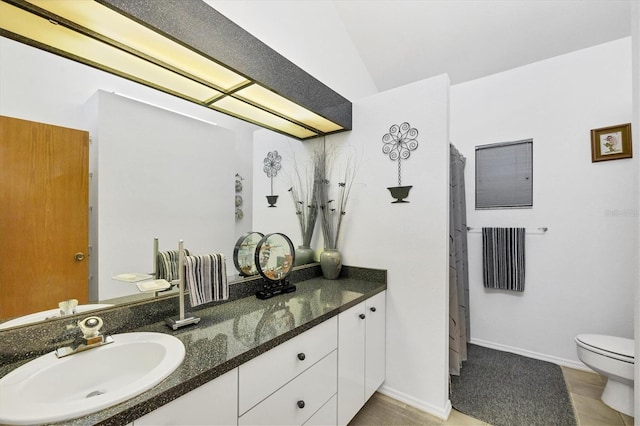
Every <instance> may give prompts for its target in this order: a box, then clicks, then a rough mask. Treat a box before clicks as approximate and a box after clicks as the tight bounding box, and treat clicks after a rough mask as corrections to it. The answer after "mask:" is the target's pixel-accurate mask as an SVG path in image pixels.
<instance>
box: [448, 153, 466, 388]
mask: <svg viewBox="0 0 640 426" xmlns="http://www.w3.org/2000/svg"><path fill="white" fill-rule="evenodd" d="M449 150H450V152H449V159H450V182H449V185H450V188H449V190H450V197H449V198H450V206H449V374H454V375H456V376H458V375H460V368H461V366H462V361H465V360H466V359H467V343H468V342H469V273H468V270H467V268H468V261H467V210H466V208H467V205H466V200H465V188H464V165H465V161H466V159H465V158H464V156H462V154H460V153H459V152H458V150H457V149H456V147H455V146H453V145H452V144H450V145H449Z"/></svg>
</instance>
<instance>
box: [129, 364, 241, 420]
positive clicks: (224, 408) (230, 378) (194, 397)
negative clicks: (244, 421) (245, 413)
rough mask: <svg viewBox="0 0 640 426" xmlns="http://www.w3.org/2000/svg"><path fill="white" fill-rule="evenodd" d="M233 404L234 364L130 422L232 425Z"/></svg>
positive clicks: (235, 415)
mask: <svg viewBox="0 0 640 426" xmlns="http://www.w3.org/2000/svg"><path fill="white" fill-rule="evenodd" d="M237 407H238V369H237V368H235V369H233V370H231V371H228V372H226V373H225V374H223V375H222V376H220V377H217V378H216V379H214V380H212V381H210V382H208V383H205V384H204V385H202V386H200V387H199V388H196V389H194V390H192V391H191V392H189V393H187V394H184V395H182V396H181V397H179V398H177V399H175V400H173V401H171V402H169V403H168V404H165V405H163V406H162V407H160V408H158V409H157V410H155V411H152V412H151V413H149V414H146V415H144V416H142V417H140V418H139V419H136V420H135V421H134V422H133V426H144V425H148V426H164V425H192V426H196V425H221V426H222V425H225V426H227V425H235V424H237V423H238V410H237Z"/></svg>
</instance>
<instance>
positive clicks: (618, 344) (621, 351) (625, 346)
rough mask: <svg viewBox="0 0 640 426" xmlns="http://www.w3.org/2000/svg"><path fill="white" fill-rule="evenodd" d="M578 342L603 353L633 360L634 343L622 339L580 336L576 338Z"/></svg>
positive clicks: (595, 335)
mask: <svg viewBox="0 0 640 426" xmlns="http://www.w3.org/2000/svg"><path fill="white" fill-rule="evenodd" d="M576 339H577V340H578V341H580V342H581V343H584V344H585V345H587V346H591V347H593V348H596V349H599V350H601V351H604V352H610V353H612V354H615V355H618V356H621V357H625V358H629V359H631V360H633V359H634V352H635V351H634V347H633V346H634V341H633V340H632V339H626V338H624V337H616V336H605V335H603V334H580V335H578V336H577V337H576Z"/></svg>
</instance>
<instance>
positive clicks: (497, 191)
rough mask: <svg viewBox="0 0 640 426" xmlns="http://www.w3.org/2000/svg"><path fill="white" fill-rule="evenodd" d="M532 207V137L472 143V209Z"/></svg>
mask: <svg viewBox="0 0 640 426" xmlns="http://www.w3.org/2000/svg"><path fill="white" fill-rule="evenodd" d="M531 207H533V139H526V140H521V141H515V142H503V143H495V144H489V145H480V146H476V210H480V209H505V208H531Z"/></svg>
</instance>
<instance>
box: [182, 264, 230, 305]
mask: <svg viewBox="0 0 640 426" xmlns="http://www.w3.org/2000/svg"><path fill="white" fill-rule="evenodd" d="M184 269H185V273H184V281H185V284H186V288H187V289H188V290H189V300H190V301H191V306H192V307H193V306H198V305H202V304H204V303H209V302H217V301H220V300H227V299H228V298H229V286H228V284H227V265H226V262H225V258H224V255H223V254H221V253H218V254H205V255H201V256H185V258H184Z"/></svg>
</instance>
